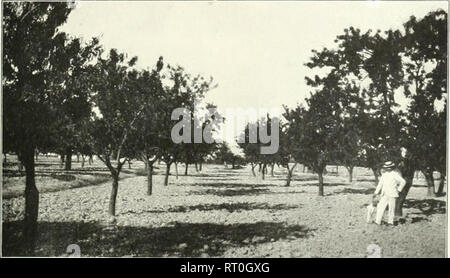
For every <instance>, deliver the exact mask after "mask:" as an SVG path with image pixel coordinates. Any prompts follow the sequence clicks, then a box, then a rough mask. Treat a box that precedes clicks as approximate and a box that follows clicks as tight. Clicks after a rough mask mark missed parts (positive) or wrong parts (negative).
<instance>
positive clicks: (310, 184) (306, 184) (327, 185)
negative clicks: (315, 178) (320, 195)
mask: <svg viewBox="0 0 450 278" xmlns="http://www.w3.org/2000/svg"><path fill="white" fill-rule="evenodd" d="M346 185H347V186H348V183H335V182H333V183H329V182H324V183H323V186H325V187H332V186H346ZM300 186H315V187H318V186H319V183H318V182H317V183H305V184H300Z"/></svg>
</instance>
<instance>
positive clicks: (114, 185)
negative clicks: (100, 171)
mask: <svg viewBox="0 0 450 278" xmlns="http://www.w3.org/2000/svg"><path fill="white" fill-rule="evenodd" d="M112 178H113V183H112V188H111V196H110V198H109V215H110V216H115V215H116V199H117V191H118V189H119V175H118V174H117V175H112Z"/></svg>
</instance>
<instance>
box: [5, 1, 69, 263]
mask: <svg viewBox="0 0 450 278" xmlns="http://www.w3.org/2000/svg"><path fill="white" fill-rule="evenodd" d="M70 11H71V8H70V7H68V6H67V4H66V3H36V2H7V3H3V38H4V40H3V46H4V48H3V65H2V70H3V82H2V85H3V101H4V103H3V124H4V129H3V140H4V141H3V144H4V148H5V149H6V150H8V151H13V152H15V153H17V154H18V157H19V160H20V161H21V163H23V165H24V166H25V171H26V181H25V216H24V220H23V241H22V242H23V246H24V251H23V252H25V254H28V255H31V254H33V252H34V246H35V240H36V236H37V218H38V211H39V192H38V190H37V188H36V182H35V165H34V155H35V151H36V149H45V148H48V147H49V146H50V145H51V138H52V137H53V136H54V135H55V128H56V126H55V124H54V123H55V119H57V118H58V116H59V115H58V111H60V109H59V107H60V106H61V105H62V103H61V100H64V97H62V94H63V90H62V88H63V87H64V86H63V84H60V80H59V79H58V78H56V79H54V77H55V75H57V73H56V72H55V71H56V69H57V70H59V71H62V72H66V71H67V70H68V68H69V67H70V65H68V64H64V63H63V61H66V60H65V59H64V58H63V57H58V50H61V49H65V47H66V43H67V42H68V39H67V36H66V34H64V33H61V32H58V27H59V26H61V25H62V24H64V23H65V22H66V20H67V17H68V15H69V13H70ZM59 58H62V59H61V60H60V59H59Z"/></svg>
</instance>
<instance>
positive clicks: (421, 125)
mask: <svg viewBox="0 0 450 278" xmlns="http://www.w3.org/2000/svg"><path fill="white" fill-rule="evenodd" d="M404 28H405V35H404V37H403V40H402V42H403V45H404V50H403V61H404V62H403V63H404V71H405V79H406V85H405V86H404V89H405V90H404V91H405V95H406V96H407V97H408V98H409V99H410V100H411V102H410V104H409V106H408V109H407V111H406V122H407V125H406V136H405V141H404V145H405V147H406V149H407V151H408V152H409V159H410V160H411V161H412V162H411V163H413V164H414V165H415V167H416V169H418V170H420V171H422V173H423V174H424V176H425V178H426V181H427V184H428V195H429V196H434V195H435V188H434V178H433V172H434V171H439V172H440V173H441V177H444V176H445V170H444V169H445V156H446V137H445V130H446V119H445V116H444V114H445V110H444V108H446V101H447V100H446V95H447V89H446V80H447V79H446V78H447V75H446V74H447V13H446V12H445V11H442V10H437V11H434V12H431V13H429V14H428V15H426V16H425V17H424V18H422V19H420V20H417V19H416V18H415V17H411V18H410V20H409V21H408V22H406V23H405V24H404ZM439 102H440V103H441V105H442V103H445V105H442V106H443V107H440V109H441V110H438V107H436V106H437V105H436V104H437V103H439ZM441 183H443V181H441ZM441 188H442V186H441ZM408 189H409V188H408ZM440 190H442V189H440ZM439 193H442V192H439Z"/></svg>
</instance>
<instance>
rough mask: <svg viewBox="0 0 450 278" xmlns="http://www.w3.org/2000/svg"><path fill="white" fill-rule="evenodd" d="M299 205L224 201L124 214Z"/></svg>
mask: <svg viewBox="0 0 450 278" xmlns="http://www.w3.org/2000/svg"><path fill="white" fill-rule="evenodd" d="M299 207H300V206H298V205H286V204H277V205H270V204H268V203H248V202H245V203H222V204H201V205H195V206H175V207H170V208H168V209H166V210H146V211H139V212H134V211H128V212H124V213H120V214H121V215H122V214H133V215H136V214H144V213H168V212H190V211H196V210H197V211H211V210H226V211H228V212H240V211H244V210H258V209H262V210H268V211H269V212H274V211H277V210H289V209H295V208H299Z"/></svg>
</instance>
